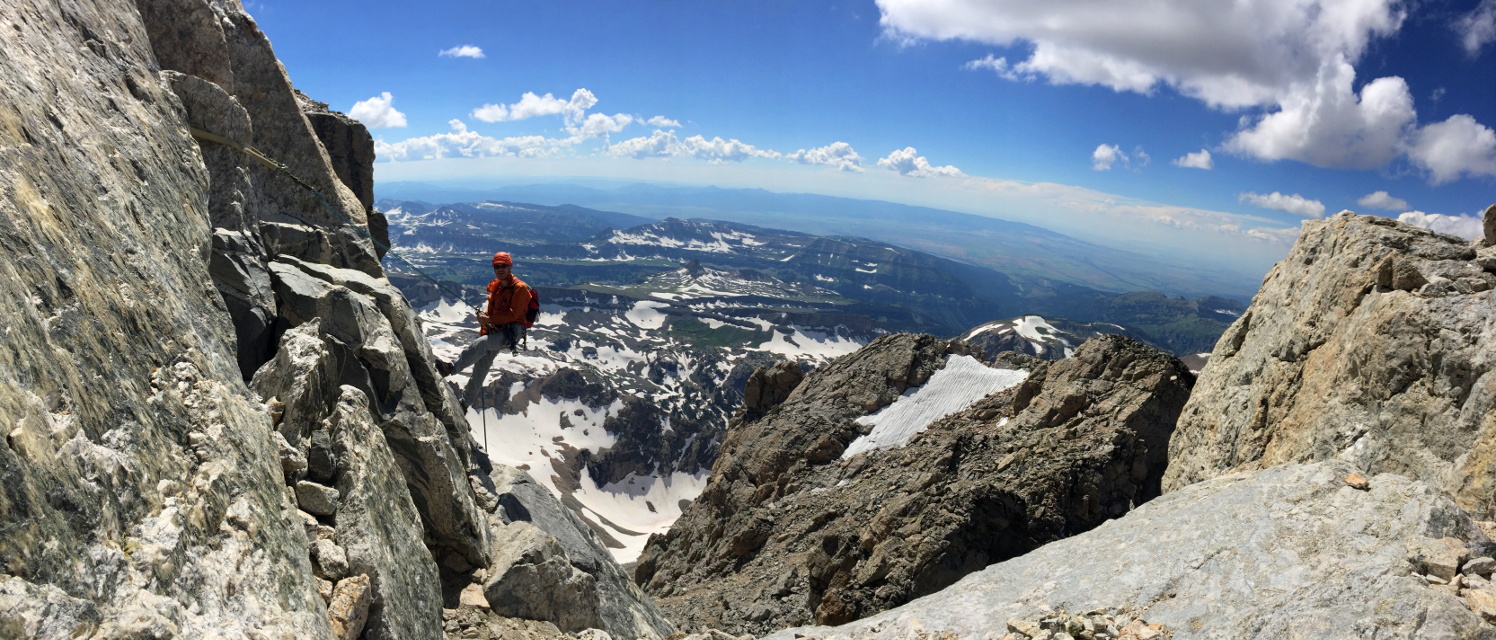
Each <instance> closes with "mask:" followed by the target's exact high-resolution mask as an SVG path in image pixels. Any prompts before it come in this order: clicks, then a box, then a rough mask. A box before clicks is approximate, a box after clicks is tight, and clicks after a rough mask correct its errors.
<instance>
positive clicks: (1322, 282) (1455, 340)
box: [1164, 212, 1496, 517]
mask: <svg viewBox="0 0 1496 640" xmlns="http://www.w3.org/2000/svg"><path fill="white" fill-rule="evenodd" d="M1488 219H1489V216H1488ZM1480 255H1481V254H1480V252H1479V251H1477V248H1476V247H1475V246H1472V245H1471V244H1470V243H1468V242H1465V241H1463V240H1460V239H1459V238H1455V237H1453V236H1446V235H1442V234H1438V233H1434V232H1432V231H1428V230H1426V229H1421V228H1418V227H1413V226H1411V225H1406V224H1402V223H1399V222H1396V221H1393V220H1388V219H1386V218H1380V217H1374V216H1357V215H1355V214H1352V213H1350V212H1343V213H1340V214H1337V215H1335V216H1334V217H1332V218H1330V219H1328V220H1323V221H1315V222H1309V223H1306V225H1305V227H1304V230H1303V233H1302V234H1301V235H1300V237H1299V240H1298V242H1297V243H1296V244H1295V245H1294V248H1293V250H1292V251H1291V252H1290V253H1289V255H1288V257H1287V258H1285V259H1284V260H1283V262H1280V263H1279V264H1278V265H1277V266H1275V267H1274V268H1273V270H1272V271H1271V272H1270V273H1269V274H1268V276H1267V278H1266V279H1265V280H1264V282H1263V285H1262V290H1261V291H1259V292H1258V294H1257V296H1256V298H1254V299H1253V301H1252V305H1251V307H1250V308H1249V309H1248V310H1247V312H1246V313H1244V314H1243V315H1242V317H1241V318H1240V319H1239V320H1238V321H1237V322H1236V323H1235V324H1233V325H1232V326H1231V328H1230V329H1229V330H1228V331H1227V332H1226V334H1225V335H1223V336H1222V337H1221V340H1220V342H1219V343H1218V344H1217V345H1216V349H1215V352H1214V354H1213V355H1212V356H1211V359H1210V362H1209V364H1207V365H1206V367H1205V369H1204V370H1203V371H1202V372H1201V374H1200V381H1199V383H1198V384H1197V385H1196V387H1195V392H1194V395H1193V396H1192V397H1191V398H1190V402H1189V404H1188V405H1187V406H1186V407H1185V410H1184V414H1183V415H1182V416H1181V417H1180V422H1179V429H1178V431H1176V432H1175V435H1174V439H1173V441H1172V443H1171V444H1170V467H1169V471H1168V475H1167V477H1166V478H1165V481H1164V487H1165V490H1174V489H1178V488H1180V487H1182V486H1184V485H1187V484H1189V483H1191V482H1197V481H1200V480H1202V479H1205V478H1210V477H1212V476H1215V475H1219V474H1221V473H1224V472H1226V471H1228V470H1231V469H1238V468H1262V467H1267V466H1271V465H1275V464H1280V463H1283V462H1290V461H1297V462H1302V461H1312V460H1323V459H1329V458H1334V457H1337V456H1340V457H1345V458H1347V459H1351V460H1355V461H1356V462H1357V463H1358V464H1361V465H1363V466H1364V467H1365V468H1366V469H1367V470H1369V471H1370V472H1372V473H1398V474H1403V475H1407V476H1411V477H1414V478H1418V479H1420V480H1423V481H1425V482H1427V483H1429V484H1430V485H1433V486H1434V487H1437V488H1439V489H1441V490H1444V491H1448V492H1449V493H1450V494H1452V495H1453V496H1454V497H1455V499H1456V501H1457V502H1458V503H1459V504H1460V505H1461V506H1463V507H1465V508H1467V509H1470V510H1471V511H1472V512H1474V513H1476V514H1477V515H1480V516H1483V517H1491V516H1492V515H1493V513H1492V511H1491V509H1492V508H1493V507H1492V503H1491V500H1490V496H1491V494H1492V491H1493V490H1496V356H1493V353H1496V314H1493V313H1492V310H1493V309H1496V264H1489V265H1484V266H1483V265H1482V263H1481V261H1480V260H1479V257H1480Z"/></svg>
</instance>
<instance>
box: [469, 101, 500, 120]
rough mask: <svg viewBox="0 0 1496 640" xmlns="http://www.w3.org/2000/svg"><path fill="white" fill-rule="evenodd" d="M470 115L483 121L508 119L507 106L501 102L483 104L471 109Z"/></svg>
mask: <svg viewBox="0 0 1496 640" xmlns="http://www.w3.org/2000/svg"><path fill="white" fill-rule="evenodd" d="M471 115H472V116H473V117H474V118H476V119H478V120H482V121H484V122H503V121H505V120H508V119H509V107H506V106H504V105H502V104H485V105H483V106H481V107H478V108H477V109H473V113H472V114H471Z"/></svg>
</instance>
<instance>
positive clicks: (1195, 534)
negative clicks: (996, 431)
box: [766, 461, 1496, 640]
mask: <svg viewBox="0 0 1496 640" xmlns="http://www.w3.org/2000/svg"><path fill="white" fill-rule="evenodd" d="M1353 469H1354V467H1353V466H1351V465H1349V464H1347V463H1345V462H1341V461H1329V462H1322V463H1317V464H1311V465H1298V464H1288V465H1282V466H1278V467H1273V468H1270V469H1266V470H1263V471H1259V472H1242V473H1234V474H1229V475H1225V476H1221V477H1217V478H1215V479H1212V480H1207V481H1203V482H1200V483H1197V484H1193V485H1190V486H1188V487H1185V488H1183V489H1180V490H1178V491H1175V492H1172V493H1169V494H1165V495H1164V496H1162V497H1160V498H1158V499H1155V500H1153V501H1151V502H1149V503H1148V504H1145V505H1143V506H1141V507H1139V508H1137V509H1136V510H1134V511H1132V512H1131V513H1129V514H1127V515H1125V516H1123V517H1121V518H1119V519H1117V520H1114V521H1112V522H1109V523H1107V524H1105V525H1103V526H1101V527H1098V528H1096V529H1094V530H1092V531H1089V532H1086V533H1082V534H1079V535H1076V536H1073V537H1070V538H1067V539H1065V540H1061V541H1058V542H1054V543H1051V544H1049V545H1046V546H1044V547H1041V548H1039V549H1037V550H1035V551H1033V552H1031V553H1028V554H1026V555H1023V556H1021V557H1018V558H1014V559H1012V560H1008V561H1005V562H1001V563H998V564H994V565H992V566H991V567H988V568H987V569H985V570H983V571H980V572H978V573H974V574H972V575H970V576H967V577H966V578H964V579H963V580H961V581H960V582H957V583H956V584H954V585H952V586H951V587H949V588H947V589H945V590H943V591H941V592H939V593H937V594H934V595H932V596H929V597H927V598H924V599H921V600H918V601H916V602H912V603H910V604H907V605H905V606H903V607H900V608H897V609H893V610H890V611H887V612H884V613H882V614H879V615H876V616H872V617H870V618H867V619H865V620H859V621H857V622H854V623H851V624H847V625H843V626H841V627H818V628H795V629H786V630H782V631H778V632H776V633H773V634H770V635H768V636H766V638H767V639H771V640H790V639H792V638H796V637H801V636H808V637H814V638H820V639H822V640H833V639H840V638H868V639H881V638H910V637H931V638H985V637H992V636H989V635H986V634H988V633H990V631H991V630H993V629H1002V628H1004V625H1005V624H1006V623H1007V621H1009V620H1015V619H1016V620H1043V619H1045V618H1051V617H1054V615H1055V614H1054V613H1053V612H1057V611H1062V610H1063V611H1093V610H1126V611H1133V612H1138V611H1145V613H1144V614H1143V615H1144V616H1145V617H1146V621H1147V622H1148V623H1150V624H1152V625H1159V626H1161V627H1162V630H1163V632H1164V635H1166V636H1168V637H1172V638H1174V640H1191V639H1196V638H1212V639H1220V640H1233V639H1238V638H1240V639H1243V640H1245V639H1247V638H1292V637H1298V638H1325V639H1327V640H1333V639H1339V638H1345V639H1347V640H1350V639H1354V638H1372V637H1374V638H1389V639H1391V638H1407V639H1413V638H1471V639H1488V638H1496V627H1493V626H1491V625H1489V624H1486V623H1485V622H1483V621H1482V619H1481V617H1480V615H1479V614H1477V613H1475V612H1473V611H1471V610H1470V609H1469V608H1467V606H1466V605H1465V604H1464V603H1462V602H1461V600H1460V598H1458V597H1456V596H1455V595H1454V594H1452V593H1449V592H1447V591H1441V590H1437V589H1433V588H1430V587H1429V586H1428V585H1426V584H1425V583H1424V581H1423V580H1422V579H1421V578H1420V577H1419V576H1417V575H1414V573H1413V565H1412V563H1410V562H1409V559H1408V556H1407V554H1406V549H1407V548H1408V546H1409V545H1410V544H1413V543H1415V542H1417V541H1423V540H1437V539H1439V538H1445V537H1451V538H1456V539H1459V540H1461V541H1464V542H1466V543H1469V542H1475V541H1483V540H1485V535H1484V534H1483V533H1481V531H1480V529H1479V527H1477V526H1476V524H1475V522H1474V521H1473V520H1471V518H1470V516H1469V515H1468V514H1466V513H1465V512H1464V511H1463V510H1461V509H1460V508H1459V507H1458V506H1457V505H1456V504H1455V503H1454V501H1452V500H1450V499H1449V498H1448V497H1447V496H1445V495H1443V494H1442V492H1440V491H1439V490H1437V489H1435V488H1433V487H1430V486H1428V485H1427V484H1425V483H1422V482H1419V481H1416V480H1411V479H1409V478H1406V477H1402V476H1396V475H1391V474H1382V475H1378V476H1376V477H1375V478H1373V481H1372V483H1371V489H1370V490H1369V491H1357V490H1355V489H1352V488H1350V487H1348V486H1346V485H1345V483H1344V482H1343V481H1342V480H1341V479H1342V478H1343V477H1344V476H1345V475H1346V474H1347V473H1349V472H1351V471H1352V470H1353ZM1466 593H1467V594H1468V593H1471V592H1470V591H1467V592H1466ZM1472 604H1473V603H1472ZM1136 637H1141V636H1136Z"/></svg>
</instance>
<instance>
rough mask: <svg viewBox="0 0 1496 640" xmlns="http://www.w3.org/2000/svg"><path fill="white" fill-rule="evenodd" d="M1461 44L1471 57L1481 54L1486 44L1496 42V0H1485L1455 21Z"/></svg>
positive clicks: (1455, 28)
mask: <svg viewBox="0 0 1496 640" xmlns="http://www.w3.org/2000/svg"><path fill="white" fill-rule="evenodd" d="M1454 30H1455V33H1458V34H1459V35H1460V44H1462V45H1464V47H1465V53H1468V54H1470V56H1471V57H1475V56H1478V55H1480V50H1481V49H1483V48H1485V46H1486V45H1488V44H1490V43H1492V42H1496V0H1483V1H1482V2H1481V3H1480V6H1478V7H1476V8H1475V10H1473V11H1471V12H1470V13H1467V14H1465V15H1463V16H1460V18H1459V19H1458V20H1455V22H1454Z"/></svg>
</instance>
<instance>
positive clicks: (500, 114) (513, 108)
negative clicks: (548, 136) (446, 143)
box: [472, 89, 597, 124]
mask: <svg viewBox="0 0 1496 640" xmlns="http://www.w3.org/2000/svg"><path fill="white" fill-rule="evenodd" d="M596 104H597V96H595V95H593V94H592V92H591V91H588V90H586V89H577V90H576V91H575V92H573V93H572V94H571V99H569V100H562V99H561V98H557V97H556V96H554V95H552V94H549V93H547V94H545V95H543V96H541V95H536V94H535V93H534V92H531V91H526V92H525V93H524V95H521V96H520V98H519V102H515V103H512V104H509V105H507V106H506V105H502V104H485V105H483V106H481V107H478V108H477V109H474V110H473V114H472V115H473V117H474V118H477V119H479V120H482V121H484V122H504V121H512V120H526V119H529V118H535V117H539V116H554V115H563V116H565V118H566V121H567V123H568V124H578V123H580V122H581V121H582V118H583V114H585V113H586V111H587V110H588V109H591V108H592V107H593V106H594V105H596Z"/></svg>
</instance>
